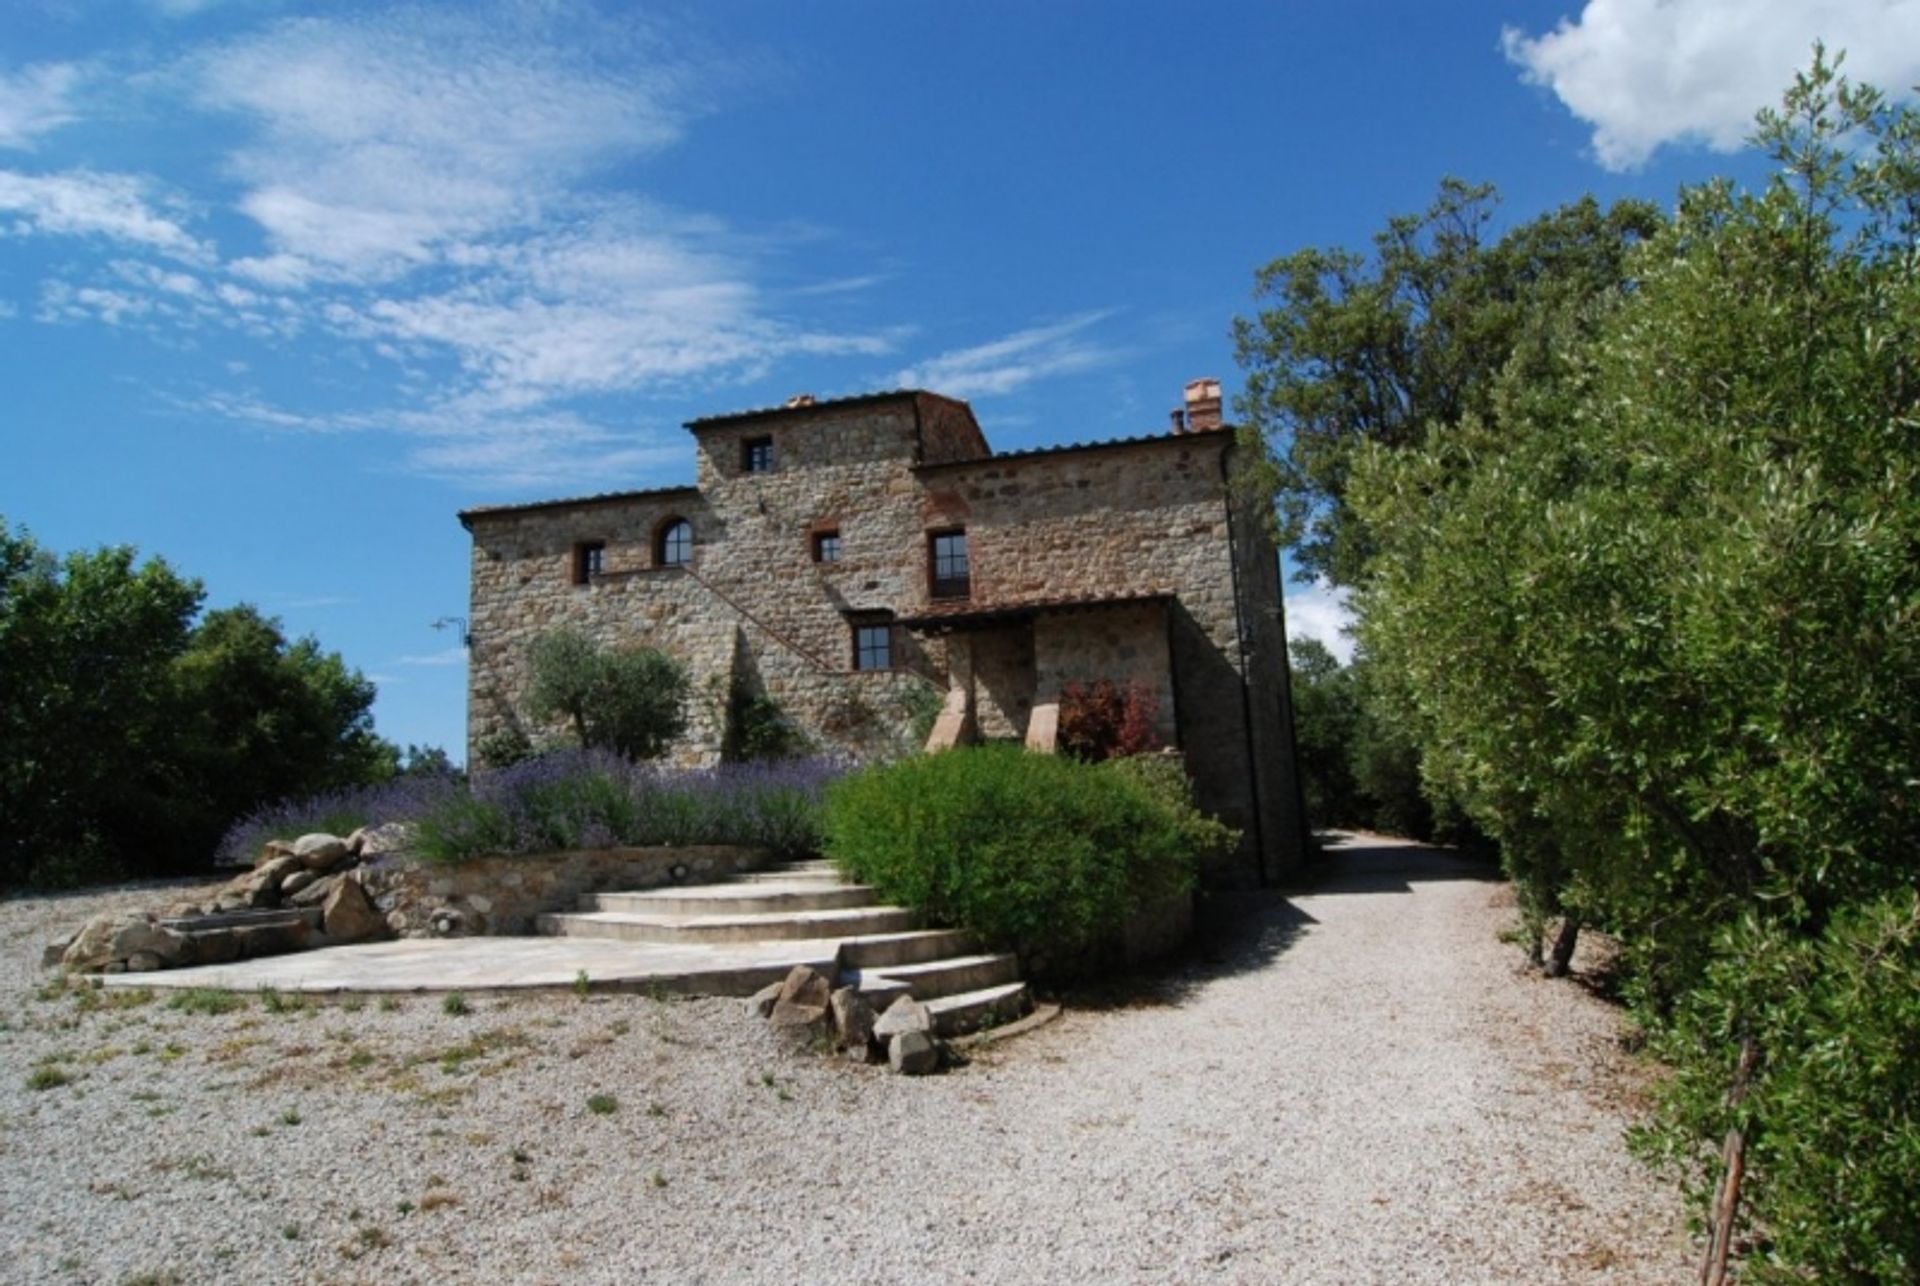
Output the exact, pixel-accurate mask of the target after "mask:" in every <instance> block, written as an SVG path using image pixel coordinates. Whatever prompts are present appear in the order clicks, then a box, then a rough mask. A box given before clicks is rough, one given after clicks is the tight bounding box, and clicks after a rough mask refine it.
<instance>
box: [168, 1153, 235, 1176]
mask: <svg viewBox="0 0 1920 1286" xmlns="http://www.w3.org/2000/svg"><path fill="white" fill-rule="evenodd" d="M153 1168H154V1169H156V1170H158V1171H160V1172H161V1173H163V1174H164V1173H166V1172H167V1171H169V1170H178V1171H179V1172H180V1173H181V1174H182V1175H183V1176H185V1177H186V1178H189V1179H231V1178H232V1177H233V1171H232V1170H231V1169H229V1168H228V1167H227V1166H224V1165H221V1164H219V1163H218V1162H216V1161H215V1160H214V1159H213V1157H212V1156H211V1155H210V1154H208V1153H205V1152H197V1153H195V1154H194V1155H192V1156H190V1157H187V1158H186V1159H185V1160H182V1161H156V1162H154V1163H153Z"/></svg>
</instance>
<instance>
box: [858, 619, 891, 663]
mask: <svg viewBox="0 0 1920 1286" xmlns="http://www.w3.org/2000/svg"><path fill="white" fill-rule="evenodd" d="M853 668H854V669H856V670H891V669H892V668H893V626H892V625H889V624H880V625H856V626H854V627H853Z"/></svg>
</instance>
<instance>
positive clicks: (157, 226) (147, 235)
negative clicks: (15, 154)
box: [0, 170, 209, 260]
mask: <svg viewBox="0 0 1920 1286" xmlns="http://www.w3.org/2000/svg"><path fill="white" fill-rule="evenodd" d="M169 204H171V205H174V206H176V207H177V206H179V205H180V204H182V203H180V202H178V201H171V202H169V201H167V200H164V199H162V198H157V197H156V196H155V195H154V193H153V190H152V185H151V184H150V183H148V182H147V181H146V180H145V179H141V178H138V177H136V176H134V175H131V174H95V173H91V172H89V171H85V170H72V171H68V172H66V173H61V174H22V173H19V172H18V171H14V170H0V216H4V215H11V216H12V219H13V221H12V222H11V224H4V223H0V231H4V232H9V233H13V234H15V235H21V234H25V233H29V232H38V233H43V234H49V235H56V236H72V237H85V236H99V237H106V238H108V239H110V240H113V241H118V242H123V243H126V244H128V245H133V246H144V247H147V248H149V249H152V250H157V251H160V252H161V253H162V254H166V255H171V256H175V257H178V258H181V259H191V260H203V259H206V258H207V257H208V254H209V251H208V248H207V247H206V246H205V245H204V244H203V243H202V242H201V241H199V240H198V239H197V238H195V237H194V236H192V235H191V234H189V233H188V232H187V230H186V228H185V227H184V226H183V225H182V223H181V221H180V219H181V215H180V214H179V213H178V212H177V210H168V209H167V206H168V205H169Z"/></svg>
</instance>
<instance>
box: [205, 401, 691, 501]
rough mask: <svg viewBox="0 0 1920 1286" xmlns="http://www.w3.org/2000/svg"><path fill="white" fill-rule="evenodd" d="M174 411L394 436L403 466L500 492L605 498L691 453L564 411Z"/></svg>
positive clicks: (228, 404) (214, 404) (665, 440)
mask: <svg viewBox="0 0 1920 1286" xmlns="http://www.w3.org/2000/svg"><path fill="white" fill-rule="evenodd" d="M174 406H175V407H176V409H178V410H180V411H183V412H185V413H188V414H192V415H217V416H220V417H222V418H224V419H229V420H234V421H236V422H239V423H242V424H251V425H254V426H256V427H259V428H263V429H270V430H275V431H280V432H291V433H323V434H324V433H388V434H394V435H397V436H399V437H401V438H403V439H406V440H408V441H409V443H410V445H409V446H408V448H407V450H406V452H405V454H404V456H403V459H402V467H404V468H405V469H406V470H407V471H408V472H411V473H417V474H421V475H423V476H426V477H432V478H438V479H441V480H443V481H448V482H453V483H458V484H460V485H463V486H469V487H480V488H486V489H489V490H495V491H527V490H533V489H546V488H553V489H555V490H563V489H582V490H592V491H604V490H606V489H607V488H609V487H617V486H619V485H620V484H621V482H622V481H623V480H626V479H630V478H641V477H645V476H648V475H650V474H653V473H655V472H657V471H659V470H661V469H663V468H682V467H685V466H686V464H687V462H688V455H689V451H688V447H687V444H686V443H685V442H684V441H683V440H682V438H681V437H680V435H678V434H675V433H668V432H662V431H659V430H650V429H622V430H618V431H616V430H613V429H609V428H606V427H605V426H603V425H599V424H595V423H593V422H592V421H590V420H587V419H585V418H583V417H581V416H578V415H575V414H572V413H570V412H565V411H547V412H539V413H532V414H501V413H489V412H481V411H473V410H469V409H464V408H452V407H439V408H434V409H430V410H425V411H397V412H349V413H340V414H332V415H308V414H303V413H301V412H298V411H290V410H287V409H285V408H283V407H278V406H274V405H273V404H271V403H269V402H264V401H262V400H260V399H259V398H257V397H253V396H249V395H244V394H241V395H236V394H227V393H220V394H213V395H211V396H207V397H202V398H197V399H175V400H174Z"/></svg>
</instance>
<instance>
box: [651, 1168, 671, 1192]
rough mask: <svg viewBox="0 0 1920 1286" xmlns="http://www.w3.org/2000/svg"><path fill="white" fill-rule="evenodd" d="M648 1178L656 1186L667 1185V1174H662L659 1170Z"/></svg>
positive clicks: (662, 1186)
mask: <svg viewBox="0 0 1920 1286" xmlns="http://www.w3.org/2000/svg"><path fill="white" fill-rule="evenodd" d="M647 1179H648V1182H650V1183H652V1184H653V1186H654V1187H656V1188H664V1187H666V1186H667V1176H666V1175H664V1174H662V1173H661V1172H660V1171H658V1170H655V1171H654V1172H653V1173H652V1174H651V1175H648V1176H647Z"/></svg>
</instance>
